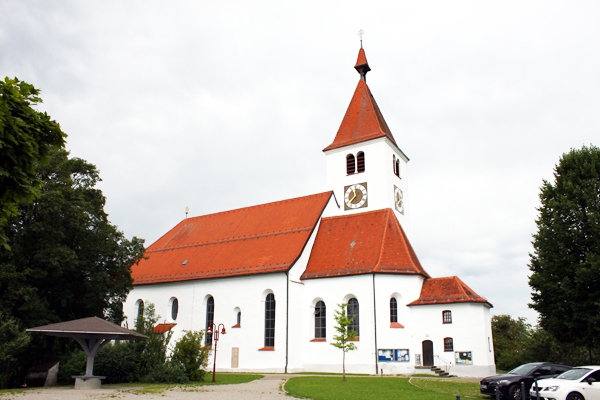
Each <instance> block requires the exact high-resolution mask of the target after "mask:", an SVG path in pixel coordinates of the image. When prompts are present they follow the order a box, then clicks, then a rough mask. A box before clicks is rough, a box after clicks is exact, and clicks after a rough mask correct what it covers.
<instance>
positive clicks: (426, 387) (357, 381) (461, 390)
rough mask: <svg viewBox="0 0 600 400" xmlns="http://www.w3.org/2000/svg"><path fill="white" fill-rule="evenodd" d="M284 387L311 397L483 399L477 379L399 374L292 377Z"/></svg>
mask: <svg viewBox="0 0 600 400" xmlns="http://www.w3.org/2000/svg"><path fill="white" fill-rule="evenodd" d="M285 390H286V391H287V392H288V393H289V394H291V395H292V396H296V397H305V398H310V399H313V400H338V399H339V400H352V399H356V400H369V399H377V400H379V399H402V400H454V399H456V395H457V394H460V396H461V399H465V398H476V399H485V398H488V399H489V397H487V396H482V395H481V394H480V393H479V386H478V383H477V382H468V381H460V380H451V379H429V378H412V379H409V378H400V377H353V376H351V377H346V381H345V382H344V381H343V380H342V377H341V376H336V377H329V376H315V377H312V376H311V377H298V378H291V379H290V380H288V381H287V383H286V384H285Z"/></svg>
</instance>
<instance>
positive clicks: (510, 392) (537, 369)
mask: <svg viewBox="0 0 600 400" xmlns="http://www.w3.org/2000/svg"><path fill="white" fill-rule="evenodd" d="M571 368H573V367H571V366H570V365H564V364H554V363H548V362H535V363H529V364H523V365H520V366H518V367H517V368H515V369H513V370H511V371H509V372H508V373H506V374H501V375H493V376H488V377H487V378H483V379H482V380H481V381H480V382H479V391H480V392H481V393H483V394H487V395H490V396H492V397H494V398H495V397H496V388H498V390H499V391H500V397H502V398H503V399H510V400H521V382H523V383H524V384H525V393H529V389H530V388H531V385H532V384H533V379H534V378H535V377H536V376H537V377H538V379H544V378H553V377H555V376H557V375H559V374H562V373H563V372H565V371H568V370H570V369H571ZM538 374H539V375H538Z"/></svg>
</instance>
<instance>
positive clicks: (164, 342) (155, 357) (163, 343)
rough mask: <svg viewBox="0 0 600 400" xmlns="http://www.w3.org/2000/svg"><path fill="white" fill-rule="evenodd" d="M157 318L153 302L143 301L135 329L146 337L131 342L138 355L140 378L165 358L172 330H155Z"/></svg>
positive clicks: (163, 361) (162, 362)
mask: <svg viewBox="0 0 600 400" xmlns="http://www.w3.org/2000/svg"><path fill="white" fill-rule="evenodd" d="M159 320H160V315H156V311H155V309H154V304H153V303H151V302H149V301H144V313H143V314H142V315H140V316H138V318H137V320H136V324H135V330H136V331H137V332H139V333H141V334H143V335H146V336H148V339H144V340H141V339H140V340H136V341H135V342H133V343H134V345H135V347H136V353H137V354H138V357H139V363H138V375H139V376H140V377H142V378H143V377H145V376H146V375H148V374H150V373H152V371H153V370H154V369H155V368H157V367H158V366H161V365H163V364H164V363H165V362H166V360H167V348H168V345H169V342H170V341H171V337H172V336H173V332H172V331H167V332H163V333H159V332H155V331H154V327H155V326H156V324H157V322H158V321H159Z"/></svg>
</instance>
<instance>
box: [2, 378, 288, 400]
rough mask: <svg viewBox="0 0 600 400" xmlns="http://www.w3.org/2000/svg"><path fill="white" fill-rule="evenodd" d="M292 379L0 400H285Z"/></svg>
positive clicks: (48, 391) (51, 391) (67, 390)
mask: <svg viewBox="0 0 600 400" xmlns="http://www.w3.org/2000/svg"><path fill="white" fill-rule="evenodd" d="M292 376H298V375H284V374H273V375H265V377H264V378H262V379H258V380H255V381H252V382H248V383H240V384H235V385H215V386H198V387H181V388H177V389H175V390H167V391H165V392H162V393H157V394H143V395H140V394H136V393H135V392H134V391H135V389H136V387H134V386H132V387H122V386H120V387H118V388H117V387H110V386H103V387H102V388H101V389H97V390H75V389H73V388H72V387H60V388H44V389H35V390H27V391H19V392H18V394H11V393H2V394H0V400H9V399H10V400H13V399H15V400H33V399H40V400H42V399H43V400H79V399H90V400H96V399H97V400H105V399H106V400H108V399H123V400H140V399H142V398H143V399H144V400H150V399H152V400H159V399H160V400H165V399H169V400H171V399H173V400H192V399H194V400H195V399H211V400H229V399H236V400H239V399H244V400H246V399H248V400H263V399H266V400H271V399H280V400H281V399H285V398H287V399H288V400H289V399H290V397H286V395H285V392H284V391H283V385H284V384H285V382H286V381H287V380H288V379H289V378H290V377H292Z"/></svg>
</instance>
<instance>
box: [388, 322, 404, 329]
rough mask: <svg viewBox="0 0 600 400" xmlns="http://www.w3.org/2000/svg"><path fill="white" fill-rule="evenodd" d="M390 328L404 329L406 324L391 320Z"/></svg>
mask: <svg viewBox="0 0 600 400" xmlns="http://www.w3.org/2000/svg"><path fill="white" fill-rule="evenodd" d="M390 328H398V329H404V325H402V324H401V323H399V322H390Z"/></svg>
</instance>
